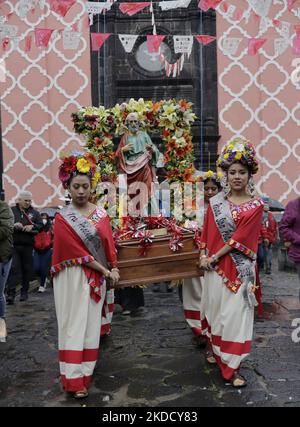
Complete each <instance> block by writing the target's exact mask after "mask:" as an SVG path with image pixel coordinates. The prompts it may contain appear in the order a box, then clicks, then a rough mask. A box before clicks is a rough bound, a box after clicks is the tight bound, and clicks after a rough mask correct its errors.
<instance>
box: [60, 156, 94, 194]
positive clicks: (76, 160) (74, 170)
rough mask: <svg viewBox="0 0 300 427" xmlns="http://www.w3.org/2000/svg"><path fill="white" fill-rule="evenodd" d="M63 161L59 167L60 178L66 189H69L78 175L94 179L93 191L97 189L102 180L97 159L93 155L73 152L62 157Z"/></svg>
mask: <svg viewBox="0 0 300 427" xmlns="http://www.w3.org/2000/svg"><path fill="white" fill-rule="evenodd" d="M60 160H61V161H62V163H61V165H60V166H59V172H58V177H59V179H60V181H61V182H62V185H63V187H64V188H67V186H68V183H69V180H70V178H71V177H72V176H74V175H77V174H85V175H88V176H89V177H90V178H91V179H92V189H95V188H96V186H97V183H98V180H99V178H100V173H99V172H98V171H97V170H96V158H95V156H94V155H93V154H91V153H83V152H79V151H72V152H71V153H69V154H68V155H66V154H64V153H62V154H61V155H60Z"/></svg>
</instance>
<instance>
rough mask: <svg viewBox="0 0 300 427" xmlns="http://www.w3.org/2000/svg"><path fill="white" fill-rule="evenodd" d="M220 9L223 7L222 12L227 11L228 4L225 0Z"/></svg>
mask: <svg viewBox="0 0 300 427" xmlns="http://www.w3.org/2000/svg"><path fill="white" fill-rule="evenodd" d="M222 9H223V12H225V13H227V12H228V9H229V5H228V3H227V2H226V1H224V2H223V3H222Z"/></svg>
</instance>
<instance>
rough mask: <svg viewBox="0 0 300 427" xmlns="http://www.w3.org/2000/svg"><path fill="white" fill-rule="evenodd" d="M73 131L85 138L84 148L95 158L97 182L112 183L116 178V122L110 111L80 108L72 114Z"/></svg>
mask: <svg viewBox="0 0 300 427" xmlns="http://www.w3.org/2000/svg"><path fill="white" fill-rule="evenodd" d="M72 120H73V123H74V130H75V132H76V133H78V134H81V135H84V136H85V138H86V148H87V149H88V150H89V152H90V153H91V154H92V155H93V156H94V157H95V158H96V163H97V166H98V173H99V179H98V182H106V181H110V182H114V181H115V180H116V178H117V169H116V164H115V154H114V150H113V134H114V132H115V131H116V121H115V117H114V114H113V113H112V111H111V110H106V109H105V108H104V107H98V108H96V107H86V108H81V109H80V110H79V111H78V112H77V113H73V114H72Z"/></svg>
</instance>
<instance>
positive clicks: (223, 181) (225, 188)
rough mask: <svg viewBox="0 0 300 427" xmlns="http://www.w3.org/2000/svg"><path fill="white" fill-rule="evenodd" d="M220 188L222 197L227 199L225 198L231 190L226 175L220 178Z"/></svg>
mask: <svg viewBox="0 0 300 427" xmlns="http://www.w3.org/2000/svg"><path fill="white" fill-rule="evenodd" d="M221 187H222V189H223V193H224V197H225V199H227V197H228V196H229V194H230V192H231V188H230V185H229V182H228V178H227V175H226V174H224V175H223V176H222V178H221Z"/></svg>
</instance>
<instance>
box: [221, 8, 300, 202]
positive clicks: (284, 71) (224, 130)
mask: <svg viewBox="0 0 300 427" xmlns="http://www.w3.org/2000/svg"><path fill="white" fill-rule="evenodd" d="M222 3H223V5H222V4H221V5H220V6H219V7H218V9H217V35H218V78H219V117H220V121H219V124H220V134H221V135H222V139H221V141H220V145H219V149H221V147H222V146H223V145H224V143H225V142H226V141H227V140H228V139H229V138H231V137H232V136H234V135H240V136H244V137H246V138H248V139H249V140H250V141H252V142H253V144H254V145H255V146H256V148H257V153H258V156H259V159H260V162H261V168H260V172H259V174H258V175H257V184H258V190H259V192H260V194H266V195H269V196H271V197H273V198H276V199H279V200H280V201H281V202H283V203H286V202H287V201H288V200H290V199H292V198H294V197H295V196H297V195H299V194H300V174H299V171H300V167H299V166H300V165H299V161H300V147H299V145H300V133H299V125H300V108H298V107H300V104H298V99H299V89H300V85H299V84H294V83H293V82H292V81H291V73H292V71H293V70H294V67H293V65H292V61H293V59H295V58H297V55H294V54H293V51H292V40H293V38H294V37H295V30H294V24H299V17H300V3H299V4H298V6H299V7H297V4H295V8H294V10H292V11H289V10H288V5H287V3H288V2H287V0H282V1H274V2H273V1H272V0H263V1H259V2H257V1H254V0H252V1H251V0H248V1H246V0H230V1H224V2H222ZM224 3H225V4H227V6H229V9H228V10H227V12H225V11H226V7H225V8H224ZM255 4H258V6H259V9H257V8H255ZM264 5H265V10H263V6H264ZM253 6H254V8H253ZM238 9H241V10H242V11H243V19H238V18H237V15H236V11H237V10H238ZM254 10H255V11H256V14H260V15H261V16H260V18H259V19H256V18H255V15H254V13H253V12H254ZM231 11H232V13H231ZM273 19H276V20H279V21H281V24H280V26H279V27H278V28H276V27H275V26H274V23H273V22H272V20H273ZM282 22H283V24H282ZM285 23H288V24H285ZM282 25H284V26H285V25H286V26H287V28H288V31H287V32H286V33H283V32H282V31H283V27H282ZM251 37H260V38H266V39H267V41H266V43H265V44H264V46H263V47H262V48H261V49H260V50H259V53H258V54H257V55H255V56H249V55H248V54H247V53H248V49H247V46H248V39H249V38H251ZM228 38H240V39H241V41H240V44H239V46H238V48H237V50H236V52H228V51H227V50H226V45H225V43H226V39H228ZM275 39H281V40H284V39H285V40H286V42H285V43H286V49H285V50H284V51H283V52H282V53H278V52H277V53H276V51H275V48H274V41H275ZM227 41H228V40H227ZM298 56H299V55H298Z"/></svg>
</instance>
